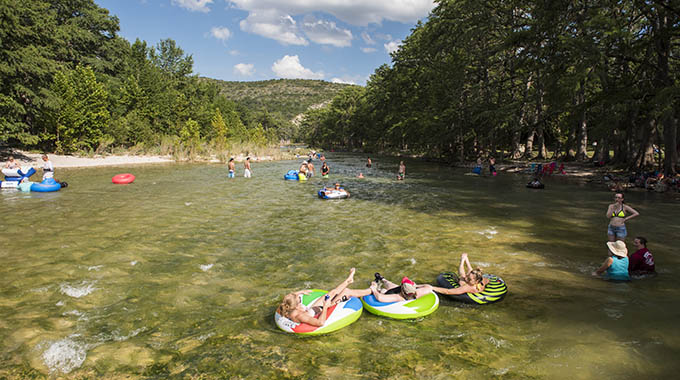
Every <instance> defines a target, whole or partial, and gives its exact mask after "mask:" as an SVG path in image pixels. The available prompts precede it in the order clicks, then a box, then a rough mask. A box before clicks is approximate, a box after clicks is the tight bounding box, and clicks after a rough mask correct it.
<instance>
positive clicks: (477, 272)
mask: <svg viewBox="0 0 680 380" xmlns="http://www.w3.org/2000/svg"><path fill="white" fill-rule="evenodd" d="M466 267H467V268H466ZM488 283H489V279H488V278H484V275H483V273H482V269H481V268H475V269H472V265H471V264H470V260H469V259H468V254H467V253H463V254H462V255H460V265H459V266H458V285H460V286H459V287H457V288H451V289H447V288H440V287H438V286H433V287H432V289H433V290H434V291H435V292H437V293H441V294H448V295H455V294H465V293H479V292H482V291H484V288H485V287H486V284H488Z"/></svg>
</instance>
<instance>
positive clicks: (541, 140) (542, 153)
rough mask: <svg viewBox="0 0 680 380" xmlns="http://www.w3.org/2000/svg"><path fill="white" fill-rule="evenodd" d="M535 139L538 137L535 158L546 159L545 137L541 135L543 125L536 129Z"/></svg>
mask: <svg viewBox="0 0 680 380" xmlns="http://www.w3.org/2000/svg"><path fill="white" fill-rule="evenodd" d="M536 137H538V141H537V142H538V156H537V157H536V158H540V159H546V158H548V150H547V149H546V148H545V136H544V135H543V125H539V126H538V128H536Z"/></svg>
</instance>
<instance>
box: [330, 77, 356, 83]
mask: <svg viewBox="0 0 680 380" xmlns="http://www.w3.org/2000/svg"><path fill="white" fill-rule="evenodd" d="M331 82H333V83H342V84H356V83H355V82H354V81H353V80H351V79H341V78H333V79H331Z"/></svg>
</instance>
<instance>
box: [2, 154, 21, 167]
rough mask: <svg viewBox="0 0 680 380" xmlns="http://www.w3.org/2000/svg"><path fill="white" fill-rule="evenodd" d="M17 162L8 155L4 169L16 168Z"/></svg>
mask: <svg viewBox="0 0 680 380" xmlns="http://www.w3.org/2000/svg"><path fill="white" fill-rule="evenodd" d="M18 168H19V163H17V162H16V161H15V160H14V157H12V156H9V157H8V158H7V163H6V164H5V169H18Z"/></svg>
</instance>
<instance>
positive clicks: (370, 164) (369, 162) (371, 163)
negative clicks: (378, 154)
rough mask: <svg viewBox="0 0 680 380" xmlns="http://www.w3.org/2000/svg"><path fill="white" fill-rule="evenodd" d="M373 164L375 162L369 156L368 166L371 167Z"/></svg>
mask: <svg viewBox="0 0 680 380" xmlns="http://www.w3.org/2000/svg"><path fill="white" fill-rule="evenodd" d="M371 166H373V162H372V161H371V157H368V159H367V160H366V167H367V168H370V167H371Z"/></svg>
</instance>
